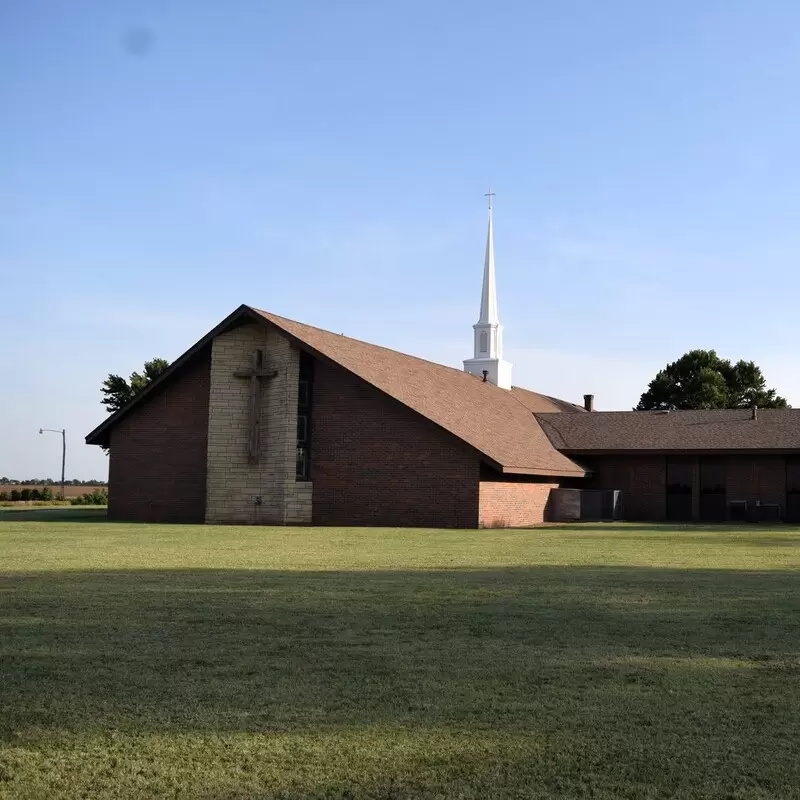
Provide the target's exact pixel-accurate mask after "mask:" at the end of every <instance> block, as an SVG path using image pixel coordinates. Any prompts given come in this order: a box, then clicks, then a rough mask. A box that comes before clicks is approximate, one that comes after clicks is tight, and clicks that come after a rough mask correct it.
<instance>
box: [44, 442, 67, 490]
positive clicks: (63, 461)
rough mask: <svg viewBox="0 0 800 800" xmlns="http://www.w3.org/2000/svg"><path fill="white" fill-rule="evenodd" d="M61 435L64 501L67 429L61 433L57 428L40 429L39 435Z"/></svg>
mask: <svg viewBox="0 0 800 800" xmlns="http://www.w3.org/2000/svg"><path fill="white" fill-rule="evenodd" d="M45 432H47V433H60V434H61V499H62V500H64V499H65V496H64V470H65V468H66V466H67V429H66V428H62V429H61V430H60V431H59V430H56V429H55V428H39V433H45Z"/></svg>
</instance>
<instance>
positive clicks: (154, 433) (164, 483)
mask: <svg viewBox="0 0 800 800" xmlns="http://www.w3.org/2000/svg"><path fill="white" fill-rule="evenodd" d="M209 363H210V358H209V351H206V352H205V353H203V354H198V358H197V360H196V361H195V362H194V363H192V364H189V365H187V366H186V367H185V368H184V369H183V370H181V372H180V373H179V374H177V375H176V376H174V377H173V378H171V379H170V380H168V381H167V383H166V384H165V386H164V387H162V388H161V389H158V390H156V392H155V393H154V394H153V395H151V396H150V397H148V398H147V399H146V400H144V401H143V402H142V404H141V405H139V406H137V407H136V408H134V409H133V410H132V411H131V412H130V413H129V414H128V415H127V416H125V417H124V418H123V419H122V420H120V421H119V422H118V423H117V424H116V425H114V426H113V428H112V429H111V439H110V444H111V455H110V463H109V508H108V516H109V518H110V519H116V520H133V521H139V522H202V521H203V516H204V512H205V499H206V445H207V432H208V386H209Z"/></svg>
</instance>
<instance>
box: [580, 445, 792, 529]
mask: <svg viewBox="0 0 800 800" xmlns="http://www.w3.org/2000/svg"><path fill="white" fill-rule="evenodd" d="M576 458H577V460H579V461H580V463H581V464H583V465H585V466H587V467H589V468H590V469H592V470H593V474H592V475H591V477H589V478H587V479H586V480H584V481H579V482H578V483H576V485H577V486H579V487H580V488H585V489H620V490H621V491H622V498H623V506H624V509H625V511H624V516H625V519H629V520H647V521H660V520H664V519H666V516H667V494H666V488H667V456H665V455H654V456H637V455H607V456H592V457H589V456H587V457H583V458H581V457H576ZM686 458H687V459H688V460H689V461H690V462H691V464H692V467H693V469H692V471H693V487H692V516H693V518H694V519H695V520H699V519H700V464H701V462H702V461H703V459H704V456H702V455H699V456H697V455H692V456H688V457H686ZM707 458H709V459H710V460H714V461H717V462H719V461H721V462H723V463H724V464H725V474H726V484H725V489H726V495H725V497H726V502H728V503H729V502H733V501H738V500H746V501H747V502H748V507H749V508H751V509H752V508H753V507H754V506H755V504H756V502H761V503H777V504H778V505H779V506H780V507H781V512H782V514H783V513H784V512H785V505H786V459H785V457H784V456H779V455H760V454H753V455H730V456H707Z"/></svg>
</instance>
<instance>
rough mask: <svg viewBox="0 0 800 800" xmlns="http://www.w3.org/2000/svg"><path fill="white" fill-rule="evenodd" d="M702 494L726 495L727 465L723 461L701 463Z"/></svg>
mask: <svg viewBox="0 0 800 800" xmlns="http://www.w3.org/2000/svg"><path fill="white" fill-rule="evenodd" d="M700 492H701V493H702V494H725V464H724V463H723V462H722V461H702V462H700Z"/></svg>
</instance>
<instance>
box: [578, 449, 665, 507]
mask: <svg viewBox="0 0 800 800" xmlns="http://www.w3.org/2000/svg"><path fill="white" fill-rule="evenodd" d="M577 460H578V461H579V462H580V463H581V464H583V465H584V466H586V467H588V468H590V469H591V470H593V472H594V474H593V475H592V476H591V477H589V478H587V479H586V480H585V481H582V482H581V484H580V488H582V489H620V490H621V491H622V502H623V505H624V515H625V518H626V519H630V520H652V521H658V520H663V519H664V518H665V517H666V501H667V495H666V487H667V472H666V469H667V462H666V457H665V456H661V455H653V456H651V455H647V456H624V455H620V456H614V455H610V456H591V457H577Z"/></svg>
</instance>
